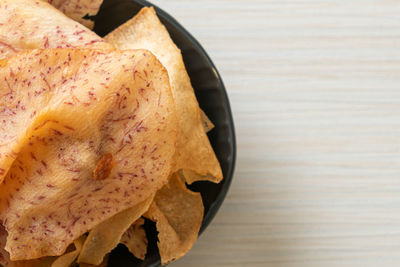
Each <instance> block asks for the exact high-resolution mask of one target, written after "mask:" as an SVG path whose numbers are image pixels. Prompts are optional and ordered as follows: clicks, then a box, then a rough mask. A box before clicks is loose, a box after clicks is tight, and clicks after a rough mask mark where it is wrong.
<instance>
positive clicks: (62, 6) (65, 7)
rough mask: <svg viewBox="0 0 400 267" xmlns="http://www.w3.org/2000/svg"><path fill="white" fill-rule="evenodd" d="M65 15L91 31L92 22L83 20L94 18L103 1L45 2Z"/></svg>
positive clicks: (48, 0)
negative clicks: (87, 17)
mask: <svg viewBox="0 0 400 267" xmlns="http://www.w3.org/2000/svg"><path fill="white" fill-rule="evenodd" d="M45 1H47V2H49V3H50V4H52V5H53V6H54V7H55V8H57V9H58V10H60V11H62V12H63V13H64V14H65V15H67V16H68V17H70V18H71V19H73V20H76V21H78V22H79V23H81V24H83V25H85V26H86V27H88V28H90V29H92V28H93V26H94V22H93V21H91V20H90V19H85V17H86V16H94V15H96V14H97V12H99V9H100V6H101V4H102V3H103V0H68V1H65V0H45Z"/></svg>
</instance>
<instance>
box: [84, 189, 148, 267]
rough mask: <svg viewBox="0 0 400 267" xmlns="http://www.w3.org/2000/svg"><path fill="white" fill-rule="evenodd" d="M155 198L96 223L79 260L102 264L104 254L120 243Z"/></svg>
mask: <svg viewBox="0 0 400 267" xmlns="http://www.w3.org/2000/svg"><path fill="white" fill-rule="evenodd" d="M153 198H154V195H152V196H150V197H148V198H147V199H146V200H144V201H143V202H141V203H139V204H137V205H135V206H133V207H131V208H129V209H127V210H124V211H122V212H120V213H118V214H116V215H114V216H113V217H111V218H109V219H108V220H105V221H103V222H101V223H100V224H99V225H96V226H95V227H94V228H93V229H92V230H91V231H90V232H89V236H88V238H87V239H86V241H85V244H84V246H83V249H82V252H81V254H80V256H79V259H78V262H79V263H81V262H82V263H89V264H93V265H98V264H101V263H102V262H103V259H104V256H105V255H106V254H107V253H109V252H110V251H111V250H112V249H113V248H115V247H116V246H117V245H118V243H119V242H120V240H121V237H122V235H123V234H124V233H125V231H126V230H128V228H129V227H130V226H131V225H132V224H133V223H134V222H135V221H136V220H137V219H139V218H140V216H142V215H143V213H145V212H146V211H147V210H148V209H149V206H150V204H151V202H152V201H153Z"/></svg>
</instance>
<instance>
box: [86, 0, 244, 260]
mask: <svg viewBox="0 0 400 267" xmlns="http://www.w3.org/2000/svg"><path fill="white" fill-rule="evenodd" d="M144 6H152V4H150V3H149V2H147V1H143V0H106V1H104V3H103V5H102V7H101V9H100V12H99V14H98V15H97V16H96V17H94V20H95V28H94V31H95V32H96V33H97V34H99V35H100V36H104V35H106V34H107V33H109V32H111V31H112V30H114V29H115V28H117V27H118V26H119V25H121V24H123V23H124V22H125V21H127V20H128V19H130V18H132V17H133V16H134V15H135V14H136V13H137V12H139V10H140V9H141V8H142V7H144ZM155 9H156V12H157V14H158V16H159V18H160V20H161V21H162V22H163V23H164V25H165V26H166V27H167V29H168V31H169V33H170V35H171V37H172V39H173V40H174V42H175V43H176V44H177V46H178V47H179V48H180V49H181V51H182V54H183V59H184V62H185V65H186V68H187V70H188V73H189V76H190V79H191V81H192V85H193V88H194V90H195V93H196V96H197V99H198V101H199V104H200V107H201V108H202V109H203V110H204V111H205V113H206V114H207V115H208V117H209V118H210V119H211V121H212V122H213V123H214V124H215V128H214V129H213V130H212V131H211V132H210V133H209V135H208V137H209V139H210V141H211V144H212V146H213V148H214V151H215V153H216V155H217V157H218V160H219V162H220V164H221V167H222V171H223V174H224V180H223V181H222V182H221V183H220V184H213V183H210V182H196V183H194V184H193V185H191V186H190V189H192V190H193V191H197V192H200V193H201V196H202V198H203V202H204V208H205V215H204V219H203V223H202V226H201V229H200V233H201V232H203V231H204V230H205V229H206V227H207V226H208V224H209V223H210V222H211V220H212V219H213V218H214V216H215V214H216V213H217V211H218V209H219V207H220V206H221V204H222V202H223V200H224V198H225V195H226V193H227V191H228V189H229V185H230V183H231V180H232V176H233V170H234V166H235V158H236V144H235V133H234V127H233V120H232V114H231V110H230V106H229V100H228V97H227V95H226V91H225V87H224V84H223V83H222V80H221V77H220V76H219V74H218V71H217V70H216V68H215V66H214V64H213V63H212V61H211V59H210V58H209V57H208V55H207V53H206V52H205V51H204V49H203V48H202V47H201V46H200V44H199V43H198V42H197V41H196V40H195V39H194V38H193V36H192V35H190V33H188V32H187V31H186V30H185V29H184V28H183V27H182V26H181V25H180V24H179V23H178V22H177V21H176V20H175V19H174V18H172V17H171V16H170V15H168V14H167V13H166V12H164V11H163V10H161V9H160V8H158V7H155ZM145 228H146V232H147V235H148V237H149V248H148V252H147V255H146V259H145V260H144V261H141V260H138V259H136V258H135V257H133V256H132V255H131V254H130V253H129V252H128V250H127V249H126V248H125V247H124V246H122V245H120V246H118V247H117V248H116V249H115V250H114V251H113V252H112V253H111V255H110V259H109V266H113V267H114V266H115V267H117V266H118V267H121V266H159V265H160V257H159V255H158V251H157V244H156V242H157V231H156V229H155V226H154V224H153V223H152V222H150V221H146V223H145Z"/></svg>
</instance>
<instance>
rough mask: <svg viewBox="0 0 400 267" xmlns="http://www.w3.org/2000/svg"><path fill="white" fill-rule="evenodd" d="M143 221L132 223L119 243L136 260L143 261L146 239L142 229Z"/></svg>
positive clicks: (141, 219) (140, 219)
mask: <svg viewBox="0 0 400 267" xmlns="http://www.w3.org/2000/svg"><path fill="white" fill-rule="evenodd" d="M143 225H144V219H143V218H139V219H138V220H136V222H134V223H133V224H132V225H131V226H130V227H129V229H128V230H126V232H125V233H124V235H123V236H122V238H121V243H122V244H124V245H125V246H126V247H127V248H128V250H129V251H130V252H131V253H132V254H133V255H134V256H135V257H136V258H138V259H141V260H144V258H145V256H146V252H147V244H148V241H147V237H146V232H145V230H144V228H143Z"/></svg>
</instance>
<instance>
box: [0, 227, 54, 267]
mask: <svg viewBox="0 0 400 267" xmlns="http://www.w3.org/2000/svg"><path fill="white" fill-rule="evenodd" d="M6 242H7V231H6V229H4V227H3V226H2V225H1V224H0V266H3V267H49V266H51V264H52V262H53V261H54V260H55V259H56V257H46V258H42V259H35V260H27V261H11V259H10V254H9V253H8V252H7V250H5V249H4V247H5V245H6Z"/></svg>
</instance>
